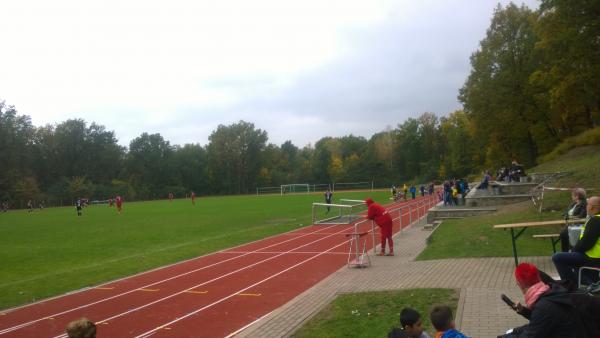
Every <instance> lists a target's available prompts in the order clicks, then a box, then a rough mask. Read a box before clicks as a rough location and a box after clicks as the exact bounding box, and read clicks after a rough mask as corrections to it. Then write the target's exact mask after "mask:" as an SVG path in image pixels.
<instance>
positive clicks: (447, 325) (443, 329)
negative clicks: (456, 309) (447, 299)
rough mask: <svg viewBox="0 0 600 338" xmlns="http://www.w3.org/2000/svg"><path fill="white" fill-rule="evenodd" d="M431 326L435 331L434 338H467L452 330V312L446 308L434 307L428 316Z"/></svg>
mask: <svg viewBox="0 0 600 338" xmlns="http://www.w3.org/2000/svg"><path fill="white" fill-rule="evenodd" d="M429 317H430V318H431V324H433V327H434V328H435V330H436V331H437V333H436V334H435V337H436V338H467V336H465V335H464V334H462V333H460V332H459V331H457V330H456V329H455V328H454V319H453V318H452V310H450V308H449V307H447V306H436V307H434V308H433V310H431V314H430V315H429Z"/></svg>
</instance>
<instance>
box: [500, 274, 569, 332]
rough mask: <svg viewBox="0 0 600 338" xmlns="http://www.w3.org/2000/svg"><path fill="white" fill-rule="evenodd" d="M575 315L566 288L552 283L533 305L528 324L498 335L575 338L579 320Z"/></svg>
mask: <svg viewBox="0 0 600 338" xmlns="http://www.w3.org/2000/svg"><path fill="white" fill-rule="evenodd" d="M576 316H577V314H576V313H575V311H573V304H572V301H571V298H570V296H569V294H568V292H567V290H565V289H564V288H562V287H561V286H559V285H556V284H554V285H552V286H551V287H550V290H548V291H546V293H544V294H543V295H542V296H540V298H539V299H538V301H537V302H536V303H535V304H534V305H533V308H532V309H531V314H530V315H529V316H528V317H529V318H528V319H529V324H526V325H523V326H521V327H518V328H515V329H514V331H513V333H511V334H507V335H504V336H500V337H506V338H508V337H514V338H517V337H518V338H577V328H578V325H579V322H578V318H577V317H576Z"/></svg>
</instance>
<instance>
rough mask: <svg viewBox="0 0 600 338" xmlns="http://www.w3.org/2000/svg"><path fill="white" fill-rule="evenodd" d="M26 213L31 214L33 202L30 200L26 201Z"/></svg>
mask: <svg viewBox="0 0 600 338" xmlns="http://www.w3.org/2000/svg"><path fill="white" fill-rule="evenodd" d="M27 209H28V210H27V212H33V202H32V201H31V200H29V201H27Z"/></svg>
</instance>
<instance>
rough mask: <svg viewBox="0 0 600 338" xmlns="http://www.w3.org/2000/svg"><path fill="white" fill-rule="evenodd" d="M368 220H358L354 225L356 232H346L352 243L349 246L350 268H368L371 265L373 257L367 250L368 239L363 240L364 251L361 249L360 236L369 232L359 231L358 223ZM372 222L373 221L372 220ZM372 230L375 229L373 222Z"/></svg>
mask: <svg viewBox="0 0 600 338" xmlns="http://www.w3.org/2000/svg"><path fill="white" fill-rule="evenodd" d="M366 221H367V220H364V221H361V222H358V223H356V224H355V225H354V232H352V233H349V234H346V237H350V242H349V243H350V245H349V248H348V268H359V269H360V268H367V267H370V266H371V258H370V257H369V254H368V252H367V239H366V238H365V240H364V241H363V245H362V251H361V250H360V238H361V237H362V236H365V235H367V234H368V233H369V232H368V231H365V232H358V225H359V224H361V223H364V222H366ZM371 223H372V222H371ZM371 231H373V224H371Z"/></svg>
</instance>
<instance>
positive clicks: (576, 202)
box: [560, 188, 587, 252]
mask: <svg viewBox="0 0 600 338" xmlns="http://www.w3.org/2000/svg"><path fill="white" fill-rule="evenodd" d="M571 200H572V201H573V203H571V205H570V206H569V207H568V208H567V210H566V211H565V213H564V214H563V216H565V220H569V219H571V218H585V217H586V216H587V210H586V209H587V200H586V198H585V190H583V189H582V188H575V189H573V191H572V192H571ZM560 246H561V249H562V251H563V252H569V249H570V248H571V245H570V243H569V227H568V226H566V227H565V228H564V229H563V230H562V231H561V232H560Z"/></svg>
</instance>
